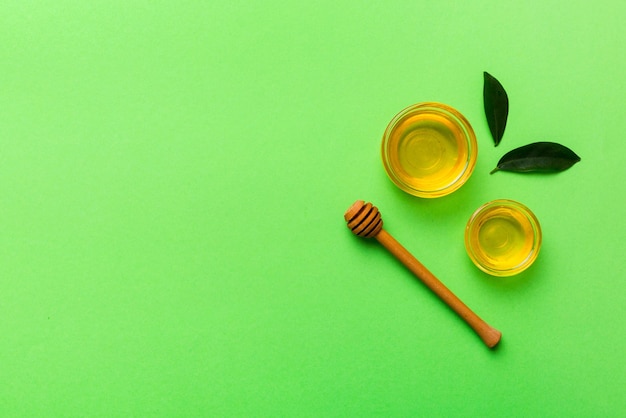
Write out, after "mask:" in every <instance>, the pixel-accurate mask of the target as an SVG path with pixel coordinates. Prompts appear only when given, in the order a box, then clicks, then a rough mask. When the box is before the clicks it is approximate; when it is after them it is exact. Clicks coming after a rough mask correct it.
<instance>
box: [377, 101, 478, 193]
mask: <svg viewBox="0 0 626 418" xmlns="http://www.w3.org/2000/svg"><path fill="white" fill-rule="evenodd" d="M477 153H478V151H477V144H476V137H475V135H474V131H473V130H472V127H471V126H470V124H469V122H468V121H467V120H466V119H465V117H463V115H461V114H460V113H459V112H458V111H456V110H455V109H453V108H451V107H449V106H446V105H443V104H440V103H420V104H417V105H413V106H410V107H408V108H406V109H404V110H403V111H401V112H400V113H398V114H397V115H396V116H395V117H394V118H393V120H392V121H391V122H390V123H389V126H388V127H387V129H386V131H385V134H384V135H383V143H382V158H383V165H384V167H385V170H386V172H387V175H388V176H389V178H390V179H391V181H393V182H394V183H395V184H396V185H397V186H398V187H399V188H400V189H402V190H404V191H405V192H407V193H410V194H412V195H415V196H419V197H440V196H445V195H447V194H449V193H452V192H453V191H455V190H457V189H458V188H459V187H461V186H462V185H463V183H465V181H466V180H467V179H468V178H469V176H470V175H471V173H472V171H473V169H474V166H475V164H476V158H477Z"/></svg>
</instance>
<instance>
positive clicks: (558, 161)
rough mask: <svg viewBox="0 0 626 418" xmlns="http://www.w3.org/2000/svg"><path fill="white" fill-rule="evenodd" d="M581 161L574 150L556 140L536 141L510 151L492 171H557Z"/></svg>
mask: <svg viewBox="0 0 626 418" xmlns="http://www.w3.org/2000/svg"><path fill="white" fill-rule="evenodd" d="M579 161H580V157H579V156H578V155H576V153H575V152H574V151H572V150H571V149H569V148H567V147H566V146H563V145H561V144H557V143H555V142H535V143H532V144H528V145H524V146H523V147H519V148H516V149H514V150H513V151H509V152H507V153H506V154H504V156H503V157H502V158H501V159H500V161H498V166H497V167H496V168H494V169H493V170H492V171H491V174H493V173H495V172H496V171H500V170H501V171H515V172H518V173H527V172H532V171H538V172H557V171H563V170H567V169H568V168H570V167H571V166H573V165H574V164H576V163H577V162H579Z"/></svg>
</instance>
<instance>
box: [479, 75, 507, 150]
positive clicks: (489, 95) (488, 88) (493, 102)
mask: <svg viewBox="0 0 626 418" xmlns="http://www.w3.org/2000/svg"><path fill="white" fill-rule="evenodd" d="M484 76H485V82H484V84H483V102H484V104H485V116H487V123H488V124H489V130H490V131H491V136H492V137H493V142H495V145H496V147H497V146H498V144H499V143H500V140H501V139H502V135H504V128H505V127H506V118H507V117H508V116H509V98H508V96H507V95H506V91H504V87H502V84H500V82H499V81H498V80H496V78H495V77H493V76H492V75H491V74H489V73H488V72H486V71H485V72H484Z"/></svg>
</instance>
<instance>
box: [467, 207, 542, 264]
mask: <svg viewBox="0 0 626 418" xmlns="http://www.w3.org/2000/svg"><path fill="white" fill-rule="evenodd" d="M465 248H466V250H467V254H468V255H469V257H470V259H471V260H472V261H473V262H474V264H475V265H476V266H477V267H478V268H480V269H481V270H483V271H484V272H486V273H488V274H491V275H494V276H512V275H514V274H518V273H521V272H522V271H524V270H526V269H527V268H528V267H530V265H531V264H532V263H533V262H534V261H535V259H536V258H537V255H538V254H539V249H540V248H541V227H540V225H539V221H538V220H537V218H536V217H535V215H534V214H533V213H532V212H531V211H530V209H528V208H527V207H526V206H524V205H522V204H521V203H519V202H515V201H512V200H506V199H500V200H494V201H492V202H489V203H486V204H485V205H483V206H481V207H480V208H478V210H476V212H474V214H473V215H472V217H471V218H470V220H469V222H468V223H467V226H466V228H465Z"/></svg>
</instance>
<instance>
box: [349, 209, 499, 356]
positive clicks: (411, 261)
mask: <svg viewBox="0 0 626 418" xmlns="http://www.w3.org/2000/svg"><path fill="white" fill-rule="evenodd" d="M344 218H345V220H346V222H347V223H348V228H350V230H351V231H352V232H353V233H354V234H355V235H358V236H360V237H363V238H376V240H377V241H378V242H380V243H381V244H382V245H383V247H385V248H386V249H387V250H388V251H389V252H390V253H391V254H393V255H394V256H395V257H396V258H397V259H398V260H400V261H401V262H402V264H404V265H405V266H406V267H407V268H408V269H409V270H411V272H412V273H413V274H415V275H416V276H417V278H418V279H420V280H421V281H422V282H423V283H424V284H425V285H426V286H428V288H429V289H430V290H432V291H433V292H434V293H435V294H436V295H437V296H439V298H441V300H443V301H444V302H445V303H446V304H447V305H448V306H449V307H450V308H452V310H453V311H454V312H456V313H457V314H458V315H459V316H460V317H461V318H462V319H463V320H464V321H465V322H467V324H468V325H469V326H470V327H472V329H473V330H474V331H475V332H476V334H478V336H479V337H480V338H481V339H482V340H483V342H484V343H485V344H487V346H488V347H489V348H493V347H495V346H496V344H498V342H500V337H501V336H502V333H501V332H500V331H498V330H497V329H495V328H492V327H491V326H490V325H489V324H487V323H486V322H485V321H483V320H482V319H481V318H480V317H479V316H478V315H476V314H475V313H474V312H473V311H472V310H471V309H470V308H468V307H467V305H465V304H464V303H463V302H462V301H461V300H460V299H459V298H458V297H456V296H455V295H454V293H452V292H451V291H450V290H449V289H448V288H447V287H446V286H445V285H444V284H443V283H441V282H440V281H439V279H437V278H436V277H435V276H434V275H433V274H432V273H431V272H430V271H428V269H427V268H426V267H424V265H423V264H422V263H420V262H419V261H418V260H417V259H416V258H415V257H413V255H411V253H410V252H408V251H407V249H406V248H404V247H403V246H402V245H401V244H400V243H399V242H398V241H396V240H395V239H394V238H393V237H392V236H391V235H389V233H388V232H387V231H385V230H384V229H383V220H382V218H381V216H380V212H379V211H378V208H376V206H374V205H372V204H371V203H365V202H364V201H362V200H357V201H356V202H354V204H353V205H352V206H350V208H349V209H348V210H347V211H346V213H345V214H344Z"/></svg>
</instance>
